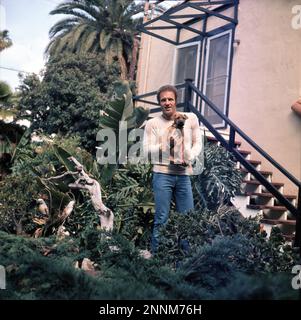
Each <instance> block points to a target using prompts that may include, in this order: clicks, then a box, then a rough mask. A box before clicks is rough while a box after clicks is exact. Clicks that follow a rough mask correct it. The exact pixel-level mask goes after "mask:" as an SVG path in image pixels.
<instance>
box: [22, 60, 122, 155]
mask: <svg viewBox="0 0 301 320" xmlns="http://www.w3.org/2000/svg"><path fill="white" fill-rule="evenodd" d="M118 74H119V73H118V68H117V67H114V66H110V67H108V66H106V65H105V63H104V60H103V57H102V56H101V55H100V56H95V55H85V56H83V55H64V56H59V57H56V58H53V59H51V60H50V61H49V62H48V63H47V65H46V71H45V74H44V76H43V79H42V80H40V79H39V78H38V76H36V75H29V76H27V77H26V78H24V79H23V83H22V85H21V86H20V91H21V100H20V106H19V114H18V117H19V118H26V119H28V120H29V121H30V122H31V129H32V131H34V130H41V131H42V132H44V133H46V134H49V135H50V134H53V133H55V134H60V135H63V136H65V137H70V136H71V137H72V136H75V135H77V136H79V137H80V142H81V146H83V147H84V148H85V149H86V150H89V151H90V152H91V153H92V154H95V146H96V145H97V143H96V133H97V132H98V130H99V129H100V126H99V117H100V111H101V110H102V109H103V108H104V106H105V105H106V103H107V102H108V101H109V99H110V96H111V94H112V83H113V82H114V81H115V80H117V79H118Z"/></svg>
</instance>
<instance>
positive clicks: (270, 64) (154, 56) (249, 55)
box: [137, 0, 301, 193]
mask: <svg viewBox="0 0 301 320" xmlns="http://www.w3.org/2000/svg"><path fill="white" fill-rule="evenodd" d="M296 5H300V1H298V0H264V1H262V0H240V4H239V12H238V20H239V24H238V26H237V28H236V34H235V39H237V40H240V44H239V45H238V46H237V47H236V48H235V51H234V58H233V70H232V81H231V93H230V103H229V117H230V119H231V120H232V121H233V122H234V123H236V124H237V125H238V126H239V127H240V128H241V129H242V130H243V131H244V132H245V133H246V134H247V135H249V136H250V137H251V139H253V140H254V141H255V142H256V143H257V144H258V145H260V146H261V147H262V148H263V149H264V150H265V151H267V153H269V154H270V155H271V156H272V157H273V158H274V159H275V160H276V161H278V162H279V163H280V164H281V165H283V166H284V167H285V168H286V169H287V170H288V171H289V172H291V173H292V174H293V175H294V176H295V177H296V178H298V179H299V180H300V179H301V118H300V116H298V115H297V114H295V113H294V112H293V111H292V110H291V108H290V106H291V105H292V103H293V102H294V101H296V100H297V99H298V97H299V96H301V29H294V28H293V27H292V19H293V17H294V14H293V13H292V8H293V7H294V6H296ZM174 51H175V48H174V46H173V45H171V44H168V43H166V42H164V41H162V40H159V39H157V38H154V37H150V36H148V35H145V34H143V35H142V48H141V55H140V62H139V63H140V65H139V77H138V79H137V80H138V92H139V94H142V93H146V92H150V91H154V90H156V89H158V87H160V86H161V85H163V84H167V83H172V79H173V78H172V77H173V60H174ZM237 139H238V140H241V139H239V137H237ZM242 148H244V149H248V150H251V148H250V146H248V145H243V146H242ZM252 154H253V155H254V157H255V158H257V159H260V157H259V156H258V155H257V154H256V153H255V152H254V151H253V152H252ZM262 169H266V170H269V169H272V167H269V166H266V165H264V164H263V167H262ZM273 172H274V181H277V180H278V181H283V182H287V181H286V180H285V178H284V177H283V176H282V175H278V174H277V173H276V170H273ZM295 191H296V190H295V188H294V187H293V186H292V185H291V184H287V185H286V187H285V193H289V192H294V193H295Z"/></svg>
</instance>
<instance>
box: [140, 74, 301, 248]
mask: <svg viewBox="0 0 301 320" xmlns="http://www.w3.org/2000/svg"><path fill="white" fill-rule="evenodd" d="M184 87H185V101H184V104H182V106H183V107H184V111H186V112H193V113H195V114H196V116H197V117H198V118H199V120H200V121H201V122H202V123H203V124H204V125H205V126H206V127H207V128H208V129H209V131H210V132H211V133H212V134H213V135H214V137H215V138H216V139H217V140H218V141H219V142H220V143H221V145H223V146H224V147H225V148H226V149H227V150H228V151H229V152H231V153H232V154H233V155H234V157H235V158H236V160H237V161H238V162H240V163H241V164H242V165H243V166H244V167H245V168H246V169H247V170H248V171H249V172H250V173H251V174H252V175H253V176H254V177H255V178H256V179H257V180H258V181H259V182H260V183H261V184H262V185H263V186H264V187H265V188H266V189H267V190H268V191H269V192H270V193H271V194H273V196H274V197H275V198H276V199H278V200H279V202H280V203H282V204H283V206H285V207H286V208H287V209H288V211H290V212H291V213H292V214H293V216H294V217H295V219H296V233H295V239H294V246H295V247H299V248H300V250H301V226H300V217H301V182H300V181H299V180H298V179H296V178H295V177H294V176H293V175H292V174H291V173H289V172H288V171H287V170H286V169H285V168H283V167H282V166H281V165H280V164H279V163H278V162H277V161H276V160H275V159H273V158H272V157H271V156H270V155H269V154H268V153H267V152H265V151H264V150H263V149H262V148H261V147H260V146H259V145H257V144H256V143H255V142H254V141H253V140H252V139H251V138H250V137H249V136H248V135H247V134H245V133H244V132H243V131H242V130H241V129H240V128H239V127H238V126H236V125H235V124H234V123H233V122H232V121H231V120H230V119H229V118H228V117H227V116H226V115H225V114H223V112H222V111H221V110H220V109H219V108H218V107H217V106H216V105H215V104H214V103H213V102H212V101H210V100H209V99H208V98H207V97H206V96H205V95H204V94H203V93H202V92H201V91H200V90H199V89H198V88H197V87H196V86H195V85H194V84H193V83H192V80H190V79H187V80H186V81H185V83H184V84H182V85H179V86H177V88H184ZM155 94H156V92H155V91H154V92H150V93H147V94H144V95H140V96H136V97H134V100H136V101H140V102H145V103H150V104H152V105H158V103H156V102H154V101H148V100H145V98H146V97H150V96H153V95H155ZM193 94H194V95H196V96H197V97H199V98H200V99H201V100H203V101H204V102H205V103H206V105H207V106H208V107H209V108H210V109H211V110H213V111H214V112H215V113H216V114H217V115H219V116H220V117H221V118H222V119H223V120H224V121H225V123H226V124H227V125H228V126H229V128H230V136H229V140H226V139H225V138H224V137H223V136H222V134H221V133H220V132H219V131H218V130H217V129H216V128H215V127H214V126H213V125H212V124H211V123H210V122H209V121H208V120H207V119H206V118H205V117H204V115H203V114H202V113H201V112H200V111H199V110H198V109H197V108H196V107H195V106H194V105H193V104H192V96H193ZM160 110H161V109H160V108H159V107H158V108H154V109H152V112H158V111H160ZM236 134H238V135H239V136H240V137H241V138H242V139H244V140H245V141H246V142H247V143H249V144H250V145H251V146H252V147H253V148H254V149H255V150H256V151H257V152H258V153H259V154H261V156H263V157H264V158H265V159H266V160H267V161H268V162H269V163H270V164H272V165H273V167H275V168H276V169H277V170H278V171H280V172H281V173H282V174H283V175H284V176H286V177H287V178H288V179H289V180H290V181H291V182H292V183H293V184H294V185H296V187H297V189H298V203H297V206H294V205H293V204H292V203H291V202H290V201H289V200H288V199H287V198H285V196H284V195H283V194H282V193H280V192H279V191H278V190H277V189H276V188H275V187H274V186H273V184H272V183H271V182H269V181H268V180H267V179H266V178H265V177H264V176H263V175H262V174H261V173H260V172H259V171H258V170H257V169H256V168H255V167H254V166H253V165H252V164H251V163H250V162H248V160H246V159H245V158H244V156H243V155H242V154H241V153H240V152H239V150H237V148H236V144H235V136H236ZM300 254H301V251H300Z"/></svg>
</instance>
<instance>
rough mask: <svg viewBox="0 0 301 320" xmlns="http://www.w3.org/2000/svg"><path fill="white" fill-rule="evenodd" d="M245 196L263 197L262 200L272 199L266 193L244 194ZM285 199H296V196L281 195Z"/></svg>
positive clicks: (269, 194)
mask: <svg viewBox="0 0 301 320" xmlns="http://www.w3.org/2000/svg"><path fill="white" fill-rule="evenodd" d="M246 195H247V196H258V197H264V198H273V197H274V196H273V194H272V193H268V192H249V193H246ZM283 196H284V197H285V198H286V199H297V196H295V195H292V194H284V195H283Z"/></svg>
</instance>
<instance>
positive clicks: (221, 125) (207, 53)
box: [199, 29, 233, 129]
mask: <svg viewBox="0 0 301 320" xmlns="http://www.w3.org/2000/svg"><path fill="white" fill-rule="evenodd" d="M225 34H229V39H228V43H229V46H228V58H227V74H226V77H227V78H226V79H227V80H226V85H225V92H224V106H223V109H222V111H223V113H224V114H225V115H226V116H228V114H229V96H230V92H229V88H230V81H231V68H230V67H231V56H232V42H233V30H232V29H229V30H226V31H224V32H220V33H217V34H215V35H213V36H211V37H208V38H206V43H205V56H204V61H205V63H204V77H203V79H202V83H200V86H199V88H200V90H201V91H202V92H203V94H204V95H205V96H206V88H207V80H208V67H209V65H208V62H209V56H210V42H211V41H212V40H214V39H216V38H220V37H222V36H224V35H225ZM204 112H205V102H204V101H202V104H201V113H202V114H203V116H204ZM213 126H214V128H216V129H224V128H226V126H227V125H226V123H225V121H224V120H222V122H220V123H218V124H213Z"/></svg>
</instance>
